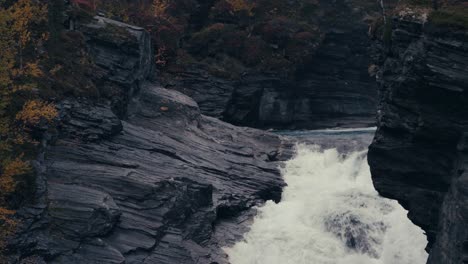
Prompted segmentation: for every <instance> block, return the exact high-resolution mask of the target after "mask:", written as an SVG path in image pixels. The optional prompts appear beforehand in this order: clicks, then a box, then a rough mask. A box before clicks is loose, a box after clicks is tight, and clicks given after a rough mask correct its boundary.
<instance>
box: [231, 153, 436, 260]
mask: <svg viewBox="0 0 468 264" xmlns="http://www.w3.org/2000/svg"><path fill="white" fill-rule="evenodd" d="M366 154H367V153H366V152H364V151H361V152H353V153H350V154H347V155H346V156H344V155H342V154H340V153H338V151H337V150H336V149H328V150H324V151H323V150H320V148H318V147H316V146H310V145H298V147H297V155H296V157H295V158H293V159H292V160H290V161H288V162H287V163H286V166H285V168H284V169H282V173H283V177H284V179H285V181H286V183H287V184H288V186H287V187H286V188H285V189H284V193H283V199H282V201H281V202H280V203H279V204H275V203H274V202H267V203H266V205H265V206H263V207H261V208H259V212H258V215H257V216H256V218H255V219H254V223H253V225H252V226H251V230H250V231H249V232H248V233H247V234H246V235H245V236H244V241H241V242H239V243H237V244H236V245H234V246H233V247H231V248H226V249H225V251H226V253H227V254H228V255H229V260H230V262H231V263H232V264H423V263H426V259H427V253H426V252H425V251H424V248H425V246H426V244H427V240H426V236H425V235H424V233H423V231H422V230H421V229H420V228H419V227H417V226H415V225H414V224H413V223H412V222H411V221H410V220H409V219H408V217H407V211H405V210H404V209H403V208H402V207H401V206H400V205H399V204H398V202H396V201H393V200H389V199H386V198H383V197H380V196H379V195H378V193H377V191H376V190H375V189H374V187H373V185H372V180H371V175H370V171H369V166H368V165H367V158H366Z"/></svg>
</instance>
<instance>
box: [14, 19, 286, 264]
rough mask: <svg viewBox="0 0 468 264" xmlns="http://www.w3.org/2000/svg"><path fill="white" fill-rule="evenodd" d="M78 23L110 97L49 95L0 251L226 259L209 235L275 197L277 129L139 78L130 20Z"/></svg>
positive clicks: (146, 57)
mask: <svg viewBox="0 0 468 264" xmlns="http://www.w3.org/2000/svg"><path fill="white" fill-rule="evenodd" d="M80 30H81V31H82V32H84V33H85V36H86V39H87V42H88V45H89V47H90V51H91V54H92V55H93V58H94V60H95V62H96V65H98V67H99V70H98V71H97V72H96V73H97V74H100V75H99V76H101V80H102V81H103V84H105V85H106V87H108V88H109V89H111V88H112V89H114V90H113V93H111V94H112V97H110V98H107V99H106V98H101V100H97V101H96V100H91V99H86V98H75V97H70V98H68V99H64V100H62V101H61V102H60V103H59V104H58V108H59V112H60V127H59V129H58V132H57V134H50V135H46V137H45V139H44V141H43V143H42V147H43V152H42V154H41V155H40V156H39V158H38V160H37V161H36V164H35V167H36V171H37V180H36V197H35V199H34V201H35V202H34V203H33V204H30V205H28V206H25V207H24V208H22V209H21V210H19V211H18V217H19V222H20V223H21V225H20V226H19V232H18V234H17V235H16V237H15V238H14V239H12V240H11V241H10V244H9V247H8V249H9V251H8V252H9V256H10V259H9V260H8V263H70V264H71V263H87V264H91V263H96V264H98V263H99V264H103V263H167V264H173V263H226V262H227V260H226V255H225V254H224V253H223V251H222V250H221V247H223V246H226V245H230V244H231V243H233V242H234V241H237V240H238V239H239V238H241V236H242V234H243V232H244V231H246V228H247V223H248V222H249V220H250V219H251V218H252V216H253V214H254V211H253V209H252V208H253V207H254V206H257V205H260V204H262V203H264V202H265V201H266V200H274V201H279V200H280V199H281V190H282V187H283V186H284V182H283V180H282V178H281V176H280V173H279V170H278V163H277V162H278V161H279V160H282V159H284V157H283V154H287V153H288V152H287V151H284V149H283V143H282V142H281V140H280V138H279V137H278V136H275V135H272V134H269V133H266V132H263V131H259V130H255V129H250V128H238V127H234V126H232V125H230V124H227V123H224V122H222V121H219V120H217V119H214V118H212V117H208V116H204V115H202V114H201V112H200V109H199V107H198V105H197V103H196V102H195V101H193V100H192V99H191V98H189V97H187V96H185V95H183V94H181V93H179V92H177V91H174V90H166V89H164V88H161V87H160V86H159V85H157V84H154V83H150V82H148V81H146V77H147V75H148V73H149V71H150V68H151V58H152V56H151V54H152V53H151V52H150V50H151V49H150V43H149V41H148V36H147V32H145V31H144V30H142V29H141V28H137V27H133V26H129V25H126V24H123V23H119V22H116V21H113V20H109V19H105V18H102V17H96V18H95V21H94V22H92V23H91V24H88V25H82V26H81V27H80ZM116 34H117V35H118V36H120V37H118V36H116ZM100 88H103V87H100ZM288 149H289V147H288ZM287 155H290V154H287Z"/></svg>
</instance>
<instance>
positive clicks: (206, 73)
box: [163, 0, 380, 129]
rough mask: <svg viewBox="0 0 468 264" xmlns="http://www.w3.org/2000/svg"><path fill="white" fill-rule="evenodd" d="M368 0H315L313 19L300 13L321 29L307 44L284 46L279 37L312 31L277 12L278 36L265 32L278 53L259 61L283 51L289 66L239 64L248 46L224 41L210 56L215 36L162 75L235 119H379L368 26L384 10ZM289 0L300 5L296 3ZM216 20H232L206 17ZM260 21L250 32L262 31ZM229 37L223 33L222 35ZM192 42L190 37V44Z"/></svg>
mask: <svg viewBox="0 0 468 264" xmlns="http://www.w3.org/2000/svg"><path fill="white" fill-rule="evenodd" d="M304 2H307V1H304ZM369 2H370V1H369ZM363 3H367V2H366V1H361V2H360V3H355V2H354V1H344V0H339V1H333V2H330V1H328V0H327V1H316V3H315V7H314V8H315V9H314V11H313V13H311V14H310V15H308V16H309V17H310V18H308V17H307V16H306V15H303V14H297V15H296V16H299V17H300V16H303V18H302V19H303V20H304V21H302V22H300V23H299V24H300V25H301V23H303V24H305V25H307V27H313V28H315V30H316V31H317V32H314V34H316V35H318V36H317V37H316V38H317V39H319V40H317V41H315V42H312V43H308V44H307V45H304V44H303V43H302V44H301V45H299V44H297V43H289V42H288V43H287V44H284V46H282V45H283V44H281V41H279V40H277V38H285V39H288V38H291V39H292V40H294V39H295V38H300V37H301V36H302V35H304V36H305V35H307V34H311V33H310V32H307V31H301V29H299V30H296V27H297V25H296V24H288V23H287V22H281V23H280V22H278V24H274V23H273V22H274V21H276V20H279V21H282V20H286V21H288V20H287V19H288V18H287V17H284V16H281V15H277V16H278V18H274V19H273V20H272V21H273V22H271V24H272V26H271V27H272V28H273V29H268V30H271V31H273V32H276V33H274V34H276V35H275V36H276V37H275V38H267V37H265V36H264V35H261V34H262V33H261V32H260V33H258V34H260V37H261V38H263V39H264V41H265V42H266V43H265V45H267V47H266V48H265V49H273V50H274V51H273V55H267V57H266V58H265V59H264V60H263V61H262V62H261V63H260V64H269V62H268V61H269V60H270V59H273V58H274V57H275V56H276V55H277V53H278V54H282V53H283V54H286V55H284V56H285V57H286V58H287V59H288V60H290V61H288V63H292V65H290V66H287V67H286V68H284V69H281V68H280V69H275V70H269V71H268V70H264V69H259V68H258V67H257V68H255V67H250V66H248V65H243V66H237V64H236V62H237V60H235V59H232V58H231V57H230V56H229V54H230V53H235V52H242V49H243V47H242V46H240V47H230V46H222V48H221V50H216V51H215V55H213V56H212V57H213V58H211V57H210V56H211V55H209V54H210V50H211V49H213V47H215V46H216V45H217V43H215V40H213V41H211V42H207V43H206V46H205V47H203V49H197V50H195V51H194V50H193V49H192V50H191V49H190V48H187V49H188V50H189V52H191V54H192V55H193V56H194V57H196V58H199V60H200V61H199V62H197V63H195V64H194V65H191V66H187V67H181V66H180V67H173V68H170V69H169V70H168V71H167V72H166V74H165V76H166V78H163V85H164V86H165V87H167V88H171V89H176V90H179V91H181V92H183V93H185V94H187V95H189V96H190V97H192V98H194V99H195V101H197V103H198V104H199V105H200V109H201V110H202V112H203V113H204V114H207V115H210V116H213V117H216V118H220V119H222V120H225V121H227V122H229V123H232V124H235V125H243V126H251V127H260V128H279V129H314V128H327V127H328V128H329V127H364V126H372V125H374V124H375V112H376V105H377V87H376V84H375V81H374V78H373V77H371V76H370V75H369V73H368V68H369V66H370V64H371V63H370V62H371V60H370V58H369V56H368V55H369V53H370V48H371V43H372V42H371V40H370V38H369V36H368V31H369V23H370V19H371V17H372V16H376V14H377V16H378V14H379V12H380V11H379V7H378V3H377V2H375V1H372V2H371V3H367V4H366V5H365V4H363ZM285 5H288V4H285ZM289 5H293V6H294V5H298V4H297V3H295V2H290V3H289ZM281 19H282V20H281ZM307 19H309V20H307ZM216 22H218V23H219V22H223V23H224V24H223V25H225V27H226V26H232V25H231V24H229V22H226V19H224V20H219V21H218V20H216V17H215V18H214V19H213V20H208V21H205V24H208V25H212V24H214V23H216ZM231 23H234V24H236V23H238V22H236V21H233V22H231ZM268 23H270V22H267V25H270V24H268ZM282 23H283V24H282ZM291 23H292V22H291ZM216 25H217V24H216ZM236 25H237V24H236ZM259 25H262V24H261V23H260V24H259ZM255 27H256V25H254V30H253V33H252V36H251V38H255V37H258V36H256V35H255V32H256V31H255ZM259 27H260V26H259ZM307 27H306V28H307ZM207 28H208V29H210V26H207ZM260 28H261V27H260ZM263 30H264V29H263ZM275 30H276V31H275ZM260 31H261V30H260ZM283 35H285V36H283ZM224 37H225V36H223V35H221V36H219V38H220V39H222V38H224ZM292 40H290V41H291V42H292ZM262 41H263V40H262ZM192 42H193V41H192ZM190 45H191V42H190V40H188V44H187V46H190ZM192 45H193V44H192ZM226 45H227V44H226ZM233 49H238V50H239V51H237V50H233ZM253 52H254V53H252V54H247V55H248V56H252V57H255V56H257V55H258V56H260V55H259V54H257V53H261V52H262V51H261V50H260V51H259V50H257V51H253ZM205 53H207V54H208V55H206V54H205ZM212 53H213V52H212ZM225 54H227V55H225ZM297 54H299V55H297ZM301 54H302V55H301ZM294 56H297V57H294ZM201 60H206V62H204V61H203V62H201ZM285 63H286V62H285ZM207 64H208V65H207ZM231 64H232V66H231V68H229V66H230V65H231ZM213 65H215V66H216V65H221V66H219V68H222V67H228V69H227V73H224V74H225V75H229V74H232V73H234V72H237V71H239V73H240V74H239V75H238V76H236V77H234V78H229V77H223V76H220V75H219V74H218V75H216V74H213V70H210V69H209V68H210V67H215V66H213ZM266 66H268V65H266ZM216 67H218V66H216ZM272 67H273V66H272Z"/></svg>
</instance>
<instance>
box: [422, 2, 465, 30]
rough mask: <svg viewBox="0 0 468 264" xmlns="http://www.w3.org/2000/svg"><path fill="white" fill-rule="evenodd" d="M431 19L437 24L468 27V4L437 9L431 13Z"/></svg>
mask: <svg viewBox="0 0 468 264" xmlns="http://www.w3.org/2000/svg"><path fill="white" fill-rule="evenodd" d="M429 21H430V22H431V23H433V24H435V25H440V26H449V27H456V28H461V29H468V5H466V6H465V5H460V6H457V7H447V8H441V9H440V10H435V11H433V12H432V13H431V14H430V16H429Z"/></svg>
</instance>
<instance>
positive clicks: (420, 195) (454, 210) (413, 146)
mask: <svg viewBox="0 0 468 264" xmlns="http://www.w3.org/2000/svg"><path fill="white" fill-rule="evenodd" d="M392 24H393V27H392V33H391V37H390V39H387V41H391V43H389V42H387V47H386V48H385V49H382V52H384V53H385V54H387V56H386V58H385V59H384V60H383V61H381V62H380V64H381V65H380V71H379V74H378V76H377V77H378V78H377V80H378V82H379V85H380V88H379V94H380V102H379V110H378V113H379V114H378V130H377V133H376V136H375V139H374V141H373V143H372V145H371V146H370V148H369V156H368V160H369V165H370V167H371V172H372V177H373V181H374V185H375V187H376V189H377V190H378V191H379V192H380V194H381V195H383V196H385V197H389V198H392V199H397V200H398V201H399V202H400V203H401V204H402V205H403V206H404V207H405V208H406V209H408V210H409V218H410V219H411V220H412V221H413V222H414V223H415V224H417V225H419V226H421V227H422V228H423V229H424V230H425V231H426V233H427V235H428V240H429V244H428V248H427V249H428V250H429V251H430V258H429V262H428V263H431V264H432V263H433V264H440V263H466V262H467V261H468V226H467V222H468V174H467V171H466V167H467V165H468V163H467V158H468V156H467V154H468V153H467V145H466V139H467V138H466V137H467V135H468V133H467V132H468V44H467V43H468V34H467V31H466V29H463V28H457V27H449V26H444V25H436V24H434V23H430V22H429V21H428V20H427V13H425V12H424V10H423V11H422V12H421V10H419V12H416V11H412V10H411V9H405V10H402V11H401V12H400V13H399V14H397V15H396V17H395V18H394V19H393V21H392ZM389 45H391V47H389Z"/></svg>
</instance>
